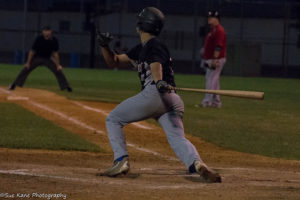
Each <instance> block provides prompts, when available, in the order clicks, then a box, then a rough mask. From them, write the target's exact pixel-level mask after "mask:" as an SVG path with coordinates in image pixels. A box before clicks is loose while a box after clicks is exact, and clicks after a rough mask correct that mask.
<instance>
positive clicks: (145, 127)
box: [74, 102, 152, 130]
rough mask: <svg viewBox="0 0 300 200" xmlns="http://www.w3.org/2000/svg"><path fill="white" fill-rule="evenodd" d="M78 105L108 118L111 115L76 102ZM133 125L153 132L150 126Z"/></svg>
mask: <svg viewBox="0 0 300 200" xmlns="http://www.w3.org/2000/svg"><path fill="white" fill-rule="evenodd" d="M74 103H75V104H76V105H78V106H81V107H82V108H84V109H86V110H90V111H94V112H97V113H101V114H103V115H105V116H107V115H108V114H109V113H108V112H105V111H104V110H101V109H98V108H93V107H90V106H87V105H84V104H82V103H79V102H74ZM131 124H132V125H134V126H136V127H138V128H142V129H149V130H151V129H152V128H151V127H149V126H145V125H143V124H141V123H138V122H134V123H131Z"/></svg>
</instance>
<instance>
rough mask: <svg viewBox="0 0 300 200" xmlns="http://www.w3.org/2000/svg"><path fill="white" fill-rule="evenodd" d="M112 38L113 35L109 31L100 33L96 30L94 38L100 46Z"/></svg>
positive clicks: (104, 45) (105, 44)
mask: <svg viewBox="0 0 300 200" xmlns="http://www.w3.org/2000/svg"><path fill="white" fill-rule="evenodd" d="M113 39H114V37H113V36H112V35H111V34H110V33H108V32H106V33H100V32H98V31H97V35H96V40H97V43H98V44H99V45H100V46H101V47H107V46H108V44H109V43H110V42H111V41H112V40H113Z"/></svg>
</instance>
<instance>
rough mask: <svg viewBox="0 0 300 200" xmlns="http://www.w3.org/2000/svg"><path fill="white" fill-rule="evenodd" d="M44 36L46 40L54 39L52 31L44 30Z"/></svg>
mask: <svg viewBox="0 0 300 200" xmlns="http://www.w3.org/2000/svg"><path fill="white" fill-rule="evenodd" d="M42 34H43V36H44V38H45V40H50V39H51V37H52V30H43V31H42Z"/></svg>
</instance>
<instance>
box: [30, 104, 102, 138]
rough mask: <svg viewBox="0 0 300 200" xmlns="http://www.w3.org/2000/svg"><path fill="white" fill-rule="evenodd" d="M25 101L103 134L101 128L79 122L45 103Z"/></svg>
mask: <svg viewBox="0 0 300 200" xmlns="http://www.w3.org/2000/svg"><path fill="white" fill-rule="evenodd" d="M27 102H28V103H30V104H32V105H34V106H35V107H38V108H40V109H42V110H46V111H48V112H50V113H53V114H55V115H58V116H59V117H61V118H63V119H66V120H68V121H70V122H72V123H74V124H76V125H78V126H81V127H83V128H86V129H88V130H90V131H93V132H95V133H98V134H104V131H102V130H98V129H96V128H94V127H92V126H90V125H87V124H85V123H83V122H81V121H79V120H77V119H74V118H73V117H69V116H67V115H65V114H63V113H61V112H58V111H56V110H54V109H51V108H49V107H47V106H45V105H42V104H40V103H37V102H35V101H32V100H28V101H27Z"/></svg>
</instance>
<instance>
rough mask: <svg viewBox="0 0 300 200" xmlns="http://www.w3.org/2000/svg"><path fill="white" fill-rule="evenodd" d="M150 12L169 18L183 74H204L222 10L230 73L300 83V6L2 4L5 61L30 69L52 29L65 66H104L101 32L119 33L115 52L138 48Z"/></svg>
mask: <svg viewBox="0 0 300 200" xmlns="http://www.w3.org/2000/svg"><path fill="white" fill-rule="evenodd" d="M146 6H156V7H158V8H159V9H161V10H162V11H163V12H164V14H165V15H166V24H165V28H164V30H163V32H162V34H161V36H160V38H161V40H163V41H164V42H165V43H166V44H167V45H168V47H169V48H170V51H171V54H172V57H173V59H174V61H175V70H176V71H178V72H189V73H199V72H201V70H200V68H199V61H200V59H201V58H200V49H201V47H202V46H203V41H204V37H205V34H206V28H205V27H206V21H207V19H206V17H205V16H206V13H207V11H208V10H218V11H219V12H220V13H221V24H222V25H223V26H224V28H225V30H226V33H227V44H228V45H227V49H228V51H227V64H226V66H225V68H224V74H228V75H242V76H285V77H288V76H289V77H300V56H299V55H300V14H299V13H300V2H299V1H298V0H272V1H271V0H147V1H139V0H10V1H7V0H0V16H1V19H2V20H1V21H0V38H1V40H0V62H4V63H15V64H21V63H23V62H24V60H25V59H26V53H27V52H28V51H29V50H30V48H31V45H32V43H33V41H34V38H35V37H36V36H37V35H38V34H40V30H41V28H42V27H43V26H45V25H49V26H51V27H52V29H53V30H54V32H55V35H56V37H57V38H58V40H59V42H60V55H61V59H62V63H63V65H65V66H70V67H86V68H105V67H106V65H105V63H104V62H103V59H102V57H101V55H100V52H99V50H98V49H97V46H96V45H95V27H96V26H98V27H99V29H100V30H101V31H108V32H111V33H112V34H113V35H115V40H114V42H113V43H112V48H113V49H114V50H115V51H117V52H119V53H123V52H126V51H127V50H128V49H130V48H131V47H133V46H134V45H135V44H137V43H139V38H138V36H137V34H136V30H135V23H136V15H137V13H138V12H139V11H140V10H141V9H142V8H143V7H146Z"/></svg>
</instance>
